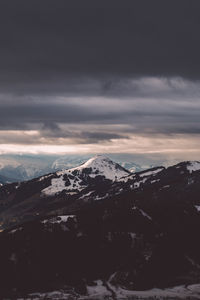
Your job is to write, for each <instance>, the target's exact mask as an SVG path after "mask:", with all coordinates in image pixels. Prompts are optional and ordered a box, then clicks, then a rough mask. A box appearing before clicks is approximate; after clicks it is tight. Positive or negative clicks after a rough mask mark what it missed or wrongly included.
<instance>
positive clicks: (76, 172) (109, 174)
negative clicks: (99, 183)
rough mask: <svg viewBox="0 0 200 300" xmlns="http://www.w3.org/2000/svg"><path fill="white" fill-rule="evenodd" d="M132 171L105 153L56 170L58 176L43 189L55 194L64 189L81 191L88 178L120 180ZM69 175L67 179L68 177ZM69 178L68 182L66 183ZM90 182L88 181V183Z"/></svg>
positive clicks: (85, 185) (47, 192)
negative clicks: (77, 164)
mask: <svg viewBox="0 0 200 300" xmlns="http://www.w3.org/2000/svg"><path fill="white" fill-rule="evenodd" d="M129 174H130V172H129V171H128V170H126V169H124V168H123V167H121V166H120V165H119V164H117V163H115V162H113V161H112V160H110V159H109V158H108V157H106V156H104V155H96V156H94V157H92V158H90V159H89V160H88V161H86V162H85V163H83V164H82V165H80V166H78V167H75V168H72V169H68V170H62V171H58V172H56V176H57V178H53V179H52V180H51V185H50V186H48V187H47V188H45V189H44V190H43V192H44V193H45V194H48V195H53V194H55V193H58V192H61V191H63V190H66V191H67V190H68V191H70V192H72V191H74V190H75V191H81V190H83V189H84V188H86V187H87V186H88V184H89V182H88V181H87V178H88V179H95V178H96V177H97V176H102V178H104V179H109V180H112V181H113V182H114V181H119V180H120V178H122V177H125V176H127V175H129ZM66 176H67V179H66ZM66 180H67V184H66ZM87 182H88V183H87Z"/></svg>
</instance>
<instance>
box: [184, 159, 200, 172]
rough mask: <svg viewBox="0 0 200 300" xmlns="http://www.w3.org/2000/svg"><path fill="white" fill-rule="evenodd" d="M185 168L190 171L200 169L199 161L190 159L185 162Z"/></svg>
mask: <svg viewBox="0 0 200 300" xmlns="http://www.w3.org/2000/svg"><path fill="white" fill-rule="evenodd" d="M187 170H188V171H189V172H190V173H192V172H195V171H199V170H200V162H199V161H191V162H188V164H187Z"/></svg>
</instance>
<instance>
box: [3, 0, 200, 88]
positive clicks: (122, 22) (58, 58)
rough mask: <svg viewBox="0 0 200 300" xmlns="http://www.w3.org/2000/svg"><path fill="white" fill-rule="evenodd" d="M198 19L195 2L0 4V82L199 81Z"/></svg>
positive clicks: (199, 7)
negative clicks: (143, 78) (84, 79)
mask: <svg viewBox="0 0 200 300" xmlns="http://www.w3.org/2000/svg"><path fill="white" fill-rule="evenodd" d="M199 15H200V2H199V1H197V0H187V1H185V0H173V1H160V0H157V1H155V0H151V1H148V0H130V1H129V0H126V1H124V0H102V1H96V0H91V1H88V0H84V1H65V0H59V1H55V0H42V1H41V0H29V1H27V0H18V1H15V0H2V1H1V3H0V20H1V27H0V43H1V53H0V54H1V55H0V65H1V82H2V83H3V84H4V85H9V83H10V82H12V83H14V82H16V80H17V81H20V80H22V81H24V82H25V83H27V82H29V83H31V82H34V81H35V82H37V81H38V85H39V81H40V80H42V81H45V79H49V78H51V79H52V80H53V79H55V80H57V78H58V77H59V76H60V78H63V77H64V76H67V75H70V76H72V77H73V76H81V75H83V76H97V77H98V76H103V77H104V76H105V75H112V76H116V77H118V76H128V75H129V76H133V75H134V76H144V75H145V76H152V75H153V76H157V75H159V76H160V75H162V76H186V77H192V78H193V77H196V78H199V76H200V72H199V63H200V58H199V51H200V37H199V30H200V21H199V19H200V18H199ZM18 76H19V77H18ZM106 86H109V83H106V85H105V88H106Z"/></svg>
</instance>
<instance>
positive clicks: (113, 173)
mask: <svg viewBox="0 0 200 300" xmlns="http://www.w3.org/2000/svg"><path fill="white" fill-rule="evenodd" d="M199 195H200V162H198V161H187V162H181V163H178V164H176V165H174V166H170V167H163V166H157V167H153V168H150V169H147V170H143V171H140V172H135V173H131V172H130V171H129V170H126V169H125V168H124V167H122V166H121V165H119V164H118V163H115V162H113V161H112V160H110V159H109V158H108V157H105V156H103V155H97V156H95V157H93V158H91V159H89V160H88V161H87V162H85V163H83V164H81V165H80V166H78V167H74V168H70V169H65V170H61V171H56V172H53V173H48V174H46V175H44V176H40V177H38V178H35V179H32V180H29V181H25V182H21V183H11V184H5V185H3V186H1V187H0V224H1V230H2V232H1V234H0V244H1V247H0V266H1V269H0V282H1V284H2V289H1V292H0V296H1V297H5V296H7V297H23V296H24V295H28V294H30V293H33V292H38V291H41V292H42V291H52V290H53V291H55V290H59V291H60V292H59V293H60V295H61V294H63V295H64V294H65V295H68V297H71V298H69V299H79V298H80V299H82V298H81V297H83V295H84V297H85V298H84V299H93V298H90V296H91V293H93V297H94V294H95V293H94V292H95V291H96V293H97V294H98V292H99V291H101V293H104V292H105V295H104V296H105V298H98V297H97V294H96V297H97V298H94V299H106V297H108V296H109V297H110V299H121V298H120V297H122V295H125V294H126V295H129V296H130V297H133V295H135V296H137V295H136V294H135V293H136V292H135V291H136V290H147V289H149V290H150V289H151V291H155V289H154V288H155V287H156V288H159V289H161V290H162V289H163V288H169V287H173V286H181V285H182V286H183V285H184V286H189V285H190V286H191V285H192V286H193V287H194V284H199V283H200V242H199V228H200V198H199ZM152 289H153V290H152ZM176 289H178V288H176ZM192 289H193V288H191V290H190V291H189V290H188V291H187V292H186V290H185V289H183V288H179V294H180V293H183V294H184V295H185V293H186V294H187V297H189V298H188V299H198V298H197V294H198V291H196V290H195V291H196V292H195V293H197V294H195V295H193V294H192ZM91 291H92V292H91ZM157 291H158V290H157ZM170 291H171V290H170ZM101 293H100V294H101ZM170 293H172V294H170V295H174V298H173V297H172V296H171V297H172V298H171V299H178V297H179V295H178V293H174V294H173V292H170ZM188 293H189V294H188ZM183 294H180V296H181V297H182V298H183V296H184V295H183ZM81 295H82V296H81ZM120 295H121V296H120ZM149 295H154V294H152V293H151V294H149ZM100 296H102V294H101V295H100ZM175 296H176V297H175ZM38 297H39V299H40V296H38ZM42 297H44V295H43V294H42V293H41V299H42ZM66 297H67V296H66ZM87 297H88V298H87ZM102 297H103V296H102ZM123 297H124V296H123ZM127 297H128V296H127ZM50 299H51V298H50ZM63 299H68V298H64V296H63ZM130 299H133V298H130ZM142 299H143V298H142ZM159 299H164V298H159Z"/></svg>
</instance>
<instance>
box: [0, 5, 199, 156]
mask: <svg viewBox="0 0 200 300" xmlns="http://www.w3.org/2000/svg"><path fill="white" fill-rule="evenodd" d="M199 16H200V1H198V0H187V1H185V0H173V1H169V0H162V1H161V0H151V1H149V0H131V1H129V0H101V1H99V0H90V1H89V0H73V1H70V0H69V1H68V0H59V1H58V0H17V1H16V0H1V1H0V23H1V26H0V154H7V153H32V154H34V153H35V154H37V153H44V154H54V153H56V154H59V153H60V154H64V153H73V154H76V153H77V154H81V153H82V154H87V153H104V152H106V153H129V154H144V155H156V154H157V155H164V156H166V157H172V158H175V157H179V158H180V157H181V158H183V159H198V158H199V159H200V34H199V33H200V17H199Z"/></svg>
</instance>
